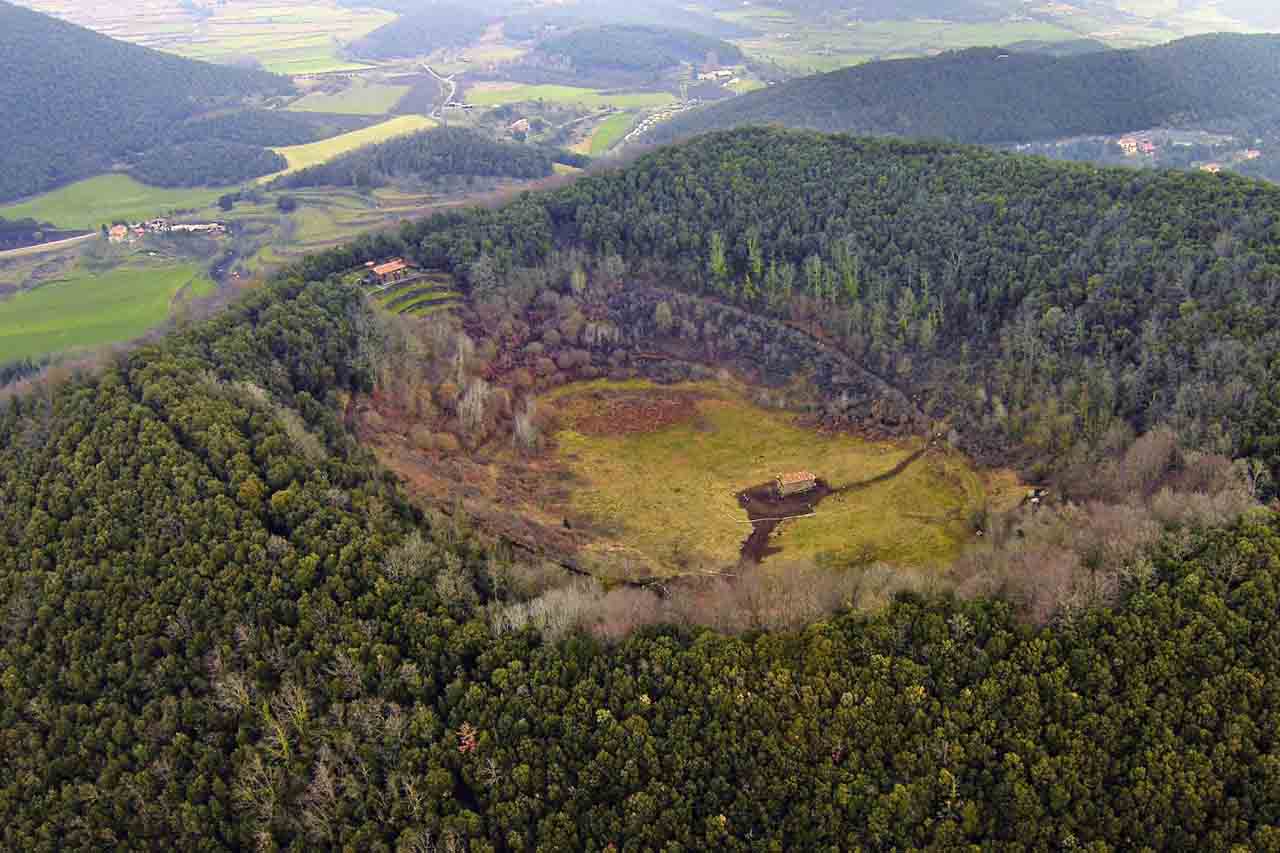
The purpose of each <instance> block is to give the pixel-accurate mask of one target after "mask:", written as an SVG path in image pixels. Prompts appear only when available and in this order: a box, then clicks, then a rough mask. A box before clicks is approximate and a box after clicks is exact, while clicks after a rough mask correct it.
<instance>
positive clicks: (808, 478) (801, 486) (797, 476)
mask: <svg viewBox="0 0 1280 853" xmlns="http://www.w3.org/2000/svg"><path fill="white" fill-rule="evenodd" d="M773 486H774V488H775V489H776V490H777V492H778V497H780V498H785V497H789V496H791V495H800V494H804V493H805V492H808V491H811V490H813V489H815V488H817V486H818V478H817V477H816V476H814V475H813V474H811V473H810V472H808V471H792V472H791V473H789V474H779V475H778V476H777V477H775V478H774V480H773Z"/></svg>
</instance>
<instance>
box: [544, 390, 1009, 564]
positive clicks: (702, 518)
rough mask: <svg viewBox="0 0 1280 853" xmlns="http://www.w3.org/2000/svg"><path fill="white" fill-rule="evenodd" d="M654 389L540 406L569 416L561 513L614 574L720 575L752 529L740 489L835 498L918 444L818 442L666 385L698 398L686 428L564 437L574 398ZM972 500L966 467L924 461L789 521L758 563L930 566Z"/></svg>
mask: <svg viewBox="0 0 1280 853" xmlns="http://www.w3.org/2000/svg"><path fill="white" fill-rule="evenodd" d="M656 388H657V386H653V385H651V384H649V383H646V382H630V383H610V382H594V383H584V384H579V385H575V386H568V387H566V388H562V389H559V390H557V391H555V392H552V393H551V394H548V395H546V396H545V397H544V398H543V399H542V401H541V402H542V404H543V405H544V406H547V407H551V406H554V407H555V409H556V410H557V411H561V412H566V413H567V414H566V415H565V417H566V418H567V420H568V421H569V422H570V423H569V424H568V425H567V426H568V428H566V429H564V430H562V431H561V432H559V433H558V434H557V435H556V436H555V441H556V444H557V448H558V456H559V458H560V459H561V460H562V461H563V462H564V463H565V464H567V465H568V467H569V468H570V469H571V470H572V471H573V473H574V474H575V475H576V476H577V477H578V478H579V479H580V481H581V483H582V487H581V488H578V489H577V490H576V491H575V494H574V497H573V502H572V503H573V508H574V509H575V510H576V511H578V512H580V513H582V514H584V515H585V516H587V517H589V518H590V519H592V521H593V522H594V523H595V524H597V525H598V526H600V527H602V528H603V529H605V530H608V531H611V533H612V535H611V538H612V539H613V540H615V542H616V543H617V544H615V545H611V546H602V547H601V548H600V549H599V553H598V556H599V557H600V559H602V560H603V561H604V562H605V563H612V564H613V565H615V566H616V564H617V562H618V561H624V562H625V561H631V562H633V564H641V565H645V566H646V568H648V569H649V570H654V569H656V570H658V571H664V570H665V571H669V572H675V571H678V570H681V569H685V570H712V569H723V568H725V567H727V566H732V565H734V564H736V563H737V561H738V558H739V551H740V549H741V546H742V543H743V541H744V540H745V539H746V537H747V535H748V534H749V532H750V526H749V525H748V524H745V523H744V522H745V521H746V514H745V513H744V512H743V510H742V509H741V508H740V507H739V506H738V503H737V500H736V497H735V496H736V494H737V493H738V492H739V491H741V490H743V489H746V488H748V487H751V486H755V485H759V484H761V483H765V482H767V481H769V480H771V479H772V478H773V476H774V475H775V474H777V473H778V472H779V471H786V470H794V469H808V470H811V471H813V472H815V473H816V474H817V475H818V476H819V477H821V478H822V479H823V480H825V481H826V482H827V483H828V484H830V485H831V486H832V487H833V488H836V489H839V488H840V487H842V486H846V485H849V484H853V483H859V482H862V481H865V480H869V479H872V478H874V477H877V476H879V475H882V474H884V473H886V472H888V471H890V470H891V469H893V468H894V467H895V466H896V465H898V464H899V463H900V462H902V461H903V460H905V459H906V458H907V457H909V456H910V455H911V454H912V453H913V452H914V451H915V450H918V449H919V447H920V445H919V443H916V444H912V443H886V442H873V441H866V440H863V439H860V438H855V437H852V436H843V435H828V434H822V433H818V432H815V431H813V430H811V429H808V428H806V427H804V426H802V425H800V424H799V423H797V421H796V419H795V418H794V417H793V416H791V415H789V414H786V413H780V412H775V411H767V410H764V409H761V408H759V407H757V406H755V405H753V404H752V403H750V402H748V401H747V400H746V399H745V398H744V397H743V396H741V395H740V394H739V392H738V391H737V390H735V389H733V388H730V387H727V386H722V385H717V384H714V383H700V384H686V385H682V386H675V390H676V391H677V392H680V393H683V392H688V393H692V394H695V395H697V397H698V401H697V403H696V408H697V414H696V416H695V417H692V418H690V419H688V420H686V421H685V422H681V423H675V424H672V425H669V426H665V427H663V428H660V429H657V430H655V431H650V432H640V433H632V434H628V435H598V434H596V435H586V434H583V433H582V432H579V431H576V430H575V429H573V428H572V427H573V423H575V422H576V421H575V417H574V415H573V412H575V411H577V410H578V405H581V403H579V404H575V402H574V401H575V400H577V401H582V400H583V399H584V398H583V395H585V394H591V393H595V392H604V393H606V394H620V395H640V396H643V395H650V394H653V393H654V392H655V389H656ZM669 390H671V389H664V390H663V391H660V392H659V393H666V392H667V391H669ZM586 405H587V406H588V408H590V407H591V406H593V405H595V403H594V402H593V401H588V402H587V403H586ZM984 499H985V486H984V484H983V480H982V478H980V477H979V476H978V475H977V474H976V473H975V472H974V470H973V469H972V467H971V466H970V465H969V464H968V462H967V461H966V460H965V459H964V458H962V457H960V456H958V455H955V454H950V453H946V452H944V451H942V450H931V451H930V452H929V453H928V454H926V455H925V456H923V457H922V458H920V459H919V460H917V461H916V462H914V463H913V464H911V465H910V466H908V467H907V468H906V469H905V470H904V471H902V472H901V473H900V474H898V475H897V476H895V477H892V478H891V479H888V480H886V481H884V482H880V483H875V484H872V485H869V486H866V487H865V488H860V489H856V490H851V491H849V492H847V493H845V494H839V495H833V496H831V497H828V498H827V499H826V500H825V501H823V502H822V503H821V504H820V505H819V507H818V509H817V515H816V516H814V517H811V518H805V519H800V520H796V521H792V522H788V523H787V524H786V525H784V527H782V528H780V531H781V532H780V534H779V535H778V537H777V538H776V539H775V540H774V541H775V543H776V546H777V547H780V548H781V553H780V554H779V555H778V556H777V557H776V558H770V560H775V561H791V560H795V559H800V560H809V559H819V560H823V561H830V562H831V563H833V564H836V565H839V564H841V563H844V564H849V563H852V562H856V561H862V560H866V559H869V558H871V559H877V560H883V561H887V562H890V563H894V564H898V565H912V566H930V567H931V566H940V565H943V564H945V563H947V562H948V561H949V560H950V559H952V558H953V557H955V555H956V554H957V553H958V551H959V550H960V548H961V546H962V545H963V544H964V543H965V542H966V541H967V539H968V535H969V528H968V526H967V520H968V514H969V510H970V509H972V508H974V507H976V506H978V505H979V504H980V503H981V502H982V501H983V500H984ZM608 557H611V558H612V560H610V559H607V558H608ZM770 560H766V562H765V565H766V566H767V565H768V564H769V562H770ZM632 571H634V568H633V569H632Z"/></svg>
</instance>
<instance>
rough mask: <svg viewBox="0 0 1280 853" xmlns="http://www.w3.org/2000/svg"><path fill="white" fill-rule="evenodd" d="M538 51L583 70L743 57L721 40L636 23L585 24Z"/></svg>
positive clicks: (646, 68) (654, 66)
mask: <svg viewBox="0 0 1280 853" xmlns="http://www.w3.org/2000/svg"><path fill="white" fill-rule="evenodd" d="M538 53H539V54H541V55H543V56H545V57H549V58H556V59H560V60H563V61H567V62H569V63H570V64H571V65H572V66H573V68H574V69H576V70H579V71H582V72H585V73H591V72H593V71H597V70H604V71H649V72H652V71H662V70H664V69H668V68H673V67H676V66H678V65H680V63H682V62H691V63H696V64H700V63H702V62H703V61H704V60H706V58H707V56H708V55H712V54H714V55H715V56H716V57H717V58H718V59H719V61H720V62H723V63H734V62H738V61H739V60H741V59H742V51H741V50H739V49H738V48H737V47H735V46H734V45H732V44H730V43H729V42H727V41H723V40H722V39H716V38H710V37H708V36H703V35H699V34H697V33H693V32H688V31H684V30H676V29H671V28H669V27H658V26H643V25H638V24H631V25H629V24H613V25H604V26H598V27H584V28H583V29H580V30H574V31H573V32H569V33H566V34H564V35H561V36H555V37H553V38H549V39H547V40H546V41H544V42H542V43H541V44H539V45H538Z"/></svg>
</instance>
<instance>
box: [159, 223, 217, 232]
mask: <svg viewBox="0 0 1280 853" xmlns="http://www.w3.org/2000/svg"><path fill="white" fill-rule="evenodd" d="M167 230H169V231H172V232H177V233H179V234H225V233H226V232H227V226H225V225H223V224H222V223H221V222H192V223H183V224H178V225H170V226H169V227H168V229H167Z"/></svg>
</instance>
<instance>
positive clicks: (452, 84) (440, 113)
mask: <svg viewBox="0 0 1280 853" xmlns="http://www.w3.org/2000/svg"><path fill="white" fill-rule="evenodd" d="M422 67H423V68H425V69H427V73H429V74H430V75H431V76H432V77H434V78H436V81H437V82H440V83H448V84H449V94H447V95H445V96H444V97H443V98H442V99H441V101H440V106H438V107H436V109H435V112H433V113H432V114H431V117H432V118H444V105H445V104H447V103H449V102H450V101H452V100H453V98H454V96H455V95H457V94H458V83H457V81H455V80H454V79H453V78H454V77H455V76H457V75H454V74H450V75H449V76H448V77H441V76H440V75H439V74H437V73H436V70H435V69H434V68H432V67H431V66H430V65H428V64H426V63H425V62H424V63H422ZM440 91H441V92H444V87H443V86H441V87H440Z"/></svg>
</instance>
